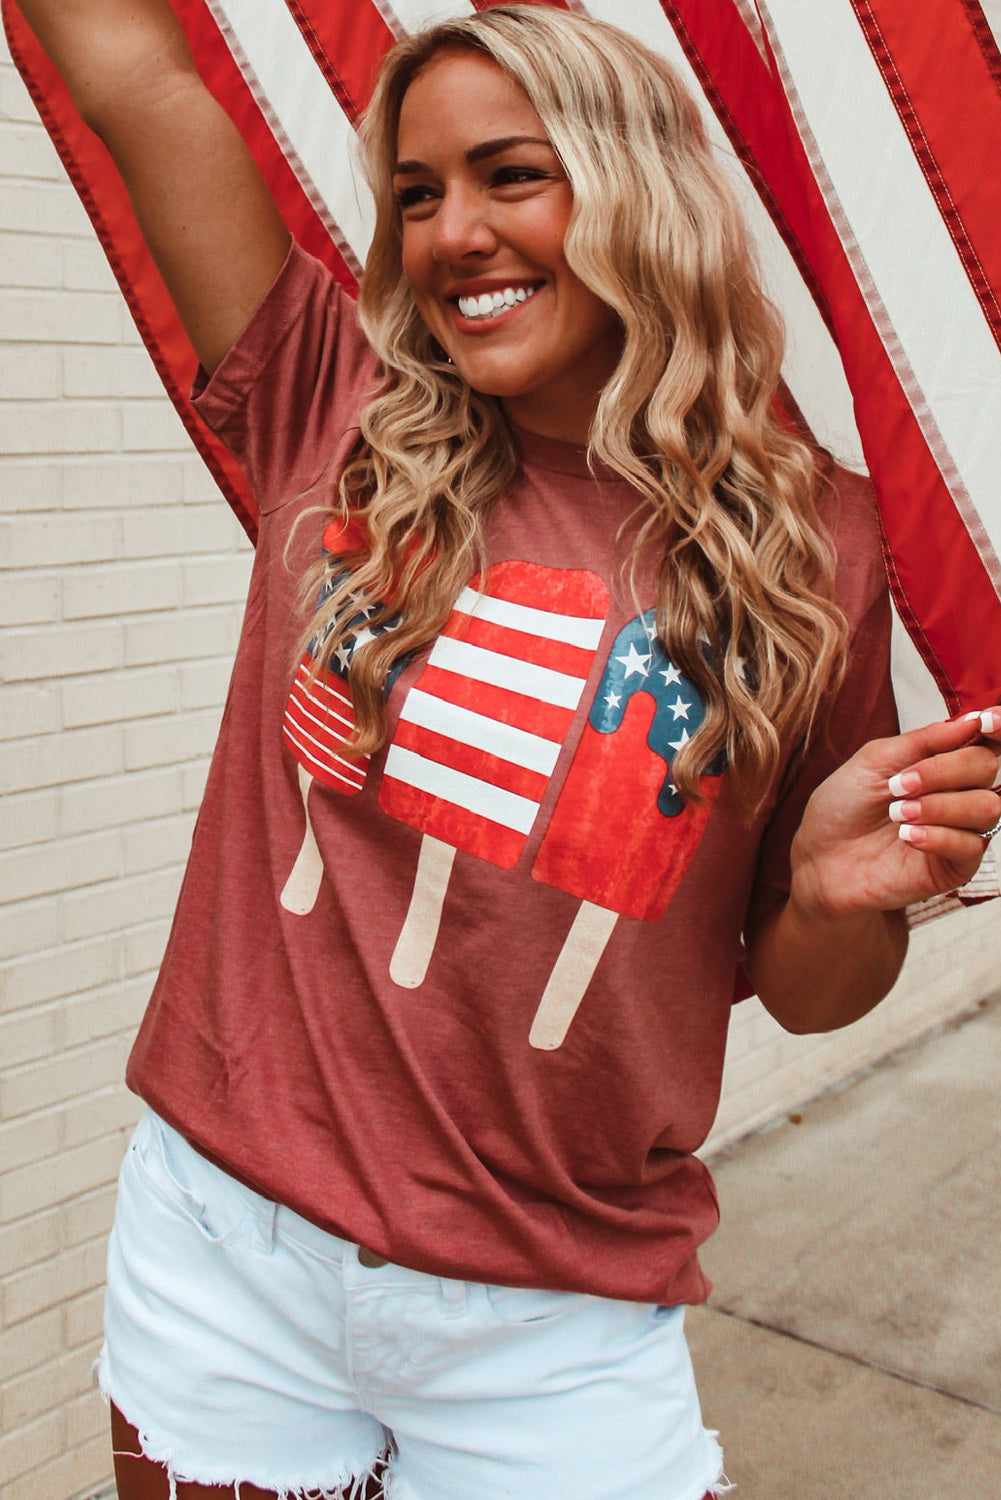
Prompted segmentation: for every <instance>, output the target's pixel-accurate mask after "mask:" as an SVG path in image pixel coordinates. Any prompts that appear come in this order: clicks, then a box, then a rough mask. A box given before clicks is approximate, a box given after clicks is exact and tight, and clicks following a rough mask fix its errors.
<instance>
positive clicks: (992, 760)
mask: <svg viewBox="0 0 1001 1500" xmlns="http://www.w3.org/2000/svg"><path fill="white" fill-rule="evenodd" d="M999 783H1001V763H999V759H998V755H997V753H996V752H995V750H994V749H993V748H992V747H991V746H990V745H984V744H975V745H967V746H965V747H964V748H963V749H959V750H951V751H946V752H943V753H942V754H940V755H934V756H931V757H929V758H928V759H926V760H921V761H917V762H916V763H915V764H914V765H911V766H907V767H906V768H905V769H904V770H902V771H898V772H896V773H895V774H894V775H893V776H891V777H890V778H889V779H888V781H887V783H886V784H887V788H888V790H889V792H890V795H891V797H894V798H900V797H917V796H923V795H925V794H927V793H928V792H940V791H948V790H953V789H957V790H959V789H966V788H974V787H986V788H991V787H994V786H997V785H998V784H999Z"/></svg>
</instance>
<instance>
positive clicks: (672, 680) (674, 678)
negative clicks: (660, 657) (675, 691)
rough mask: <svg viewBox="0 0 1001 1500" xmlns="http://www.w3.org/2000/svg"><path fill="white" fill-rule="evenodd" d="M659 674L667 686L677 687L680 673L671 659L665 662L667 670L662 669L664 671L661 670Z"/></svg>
mask: <svg viewBox="0 0 1001 1500" xmlns="http://www.w3.org/2000/svg"><path fill="white" fill-rule="evenodd" d="M660 675H661V677H663V679H664V681H665V682H666V683H667V686H668V687H677V686H679V685H680V683H681V673H680V672H679V670H678V668H677V667H676V666H675V665H674V662H673V661H671V662H668V664H667V670H666V671H664V672H661V674H660Z"/></svg>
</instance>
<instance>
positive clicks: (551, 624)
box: [379, 561, 608, 869]
mask: <svg viewBox="0 0 1001 1500" xmlns="http://www.w3.org/2000/svg"><path fill="white" fill-rule="evenodd" d="M607 608H608V591H607V589H606V587H605V585H604V584H603V583H602V581H601V579H600V578H598V577H597V575H596V574H594V573H591V572H587V571H584V570H581V569H556V568H546V567H542V566H539V565H538V564H535V563H527V562H520V561H511V562H504V563H499V564H496V565H494V566H493V567H492V568H490V569H489V570H488V571H487V574H486V578H485V580H484V579H482V578H481V577H480V576H479V575H477V577H475V578H473V579H472V580H471V582H470V584H469V586H468V587H467V588H466V589H464V590H463V592H462V594H461V595H460V597H459V599H458V601H457V602H456V605H455V608H454V610H453V612H452V615H451V616H450V618H449V620H448V623H447V624H446V626H445V628H444V630H443V631H442V634H441V635H440V636H439V638H438V639H437V640H436V642H435V645H434V648H433V650H432V652H431V656H430V658H429V660H428V663H427V666H426V667H425V668H424V671H423V672H422V673H421V676H420V678H419V679H418V681H417V683H416V684H415V686H414V687H413V688H411V690H410V692H409V693H408V695H407V698H406V701H405V702H404V705H403V709H402V712H401V715H400V720H399V723H398V725H397V727H396V730H395V733H394V734H393V738H392V742H391V744H390V747H389V752H388V755H387V759H386V767H385V772H384V775H383V780H382V785H381V788H380V792H379V802H380V805H381V806H382V807H383V809H384V810H385V811H386V812H388V813H389V814H390V815H391V816H392V817H394V818H399V819H400V821H401V822H404V823H407V824H408V825H409V826H410V827H412V828H419V829H420V830H421V832H422V833H425V834H429V835H430V836H431V837H433V838H436V839H439V840H441V841H442V842H443V843H445V844H449V845H451V846H452V847H453V848H456V849H462V850H464V851H465V852H466V853H469V854H475V855H477V856H478V857H479V858H481V859H487V860H490V861H491V862H492V863H493V864H496V865H499V866H501V867H502V868H503V869H510V868H511V867H512V866H513V865H514V864H515V863H516V861H517V859H518V857H519V855H520V854H521V851H522V849H523V848H524V845H525V841H526V839H527V838H528V835H529V833H530V832H531V829H532V825H533V823H534V821H535V818H536V815H537V813H538V810H539V806H540V804H541V802H542V799H543V797H544V795H545V792H546V788H547V786H548V784H549V778H550V777H551V775H552V773H553V771H554V769H555V767H556V762H557V760H558V759H559V754H560V749H561V747H562V744H563V741H564V739H565V738H566V735H567V733H568V731H569V729H570V725H571V723H572V722H573V718H574V714H575V713H576V711H577V707H578V705H579V703H580V700H581V696H582V694H583V692H584V686H585V684H586V682H587V678H588V675H589V674H590V671H591V666H592V663H593V660H594V653H595V650H596V649H597V646H598V642H599V640H600V639H601V633H602V629H603V628H604V623H605V615H606V611H607Z"/></svg>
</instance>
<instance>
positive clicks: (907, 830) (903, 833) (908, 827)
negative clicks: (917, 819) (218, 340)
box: [897, 823, 925, 844]
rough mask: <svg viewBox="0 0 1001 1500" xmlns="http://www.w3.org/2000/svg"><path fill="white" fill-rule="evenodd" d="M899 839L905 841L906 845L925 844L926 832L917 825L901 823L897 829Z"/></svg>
mask: <svg viewBox="0 0 1001 1500" xmlns="http://www.w3.org/2000/svg"><path fill="white" fill-rule="evenodd" d="M897 837H898V838H901V839H903V841H904V843H905V844H923V843H924V841H925V831H924V829H923V828H922V827H920V825H919V824H916V823H901V825H900V827H899V828H898V829H897Z"/></svg>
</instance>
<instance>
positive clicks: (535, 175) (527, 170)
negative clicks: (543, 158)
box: [491, 166, 550, 187]
mask: <svg viewBox="0 0 1001 1500" xmlns="http://www.w3.org/2000/svg"><path fill="white" fill-rule="evenodd" d="M549 175H550V174H549V173H548V172H546V171H543V169H542V168H541V167H515V166H510V167H498V168H497V170H496V171H495V172H494V173H493V176H492V178H491V182H492V184H493V186H495V187H509V186H517V185H518V184H519V183H523V182H544V181H545V179H546V178H547V177H548V176H549Z"/></svg>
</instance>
